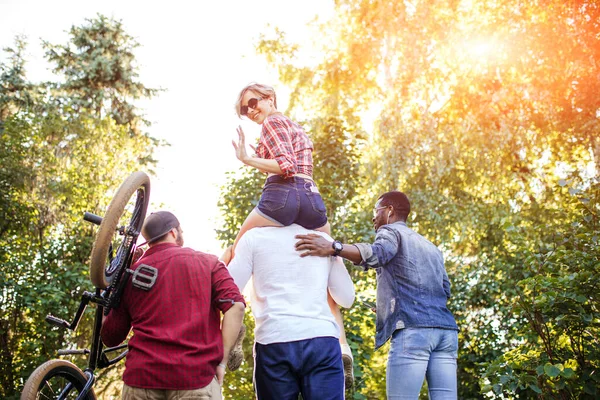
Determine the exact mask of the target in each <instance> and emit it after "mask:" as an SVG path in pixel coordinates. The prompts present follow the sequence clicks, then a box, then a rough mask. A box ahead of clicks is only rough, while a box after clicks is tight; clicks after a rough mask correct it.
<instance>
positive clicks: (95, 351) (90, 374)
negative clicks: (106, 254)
mask: <svg viewBox="0 0 600 400" xmlns="http://www.w3.org/2000/svg"><path fill="white" fill-rule="evenodd" d="M84 219H85V220H87V221H89V222H93V223H95V224H100V222H101V221H102V217H99V216H97V215H94V214H90V213H85V216H84ZM136 237H137V235H136ZM136 248H137V246H136V245H135V244H132V246H131V248H130V249H129V251H128V252H127V255H126V260H125V262H124V264H123V266H122V267H121V268H122V270H121V271H117V272H116V273H117V274H118V276H117V282H115V283H116V285H114V287H113V285H111V287H109V288H107V290H105V291H102V290H101V289H96V291H95V293H91V292H88V291H84V292H83V294H82V295H81V302H80V303H79V308H78V309H77V312H76V313H75V316H74V317H73V321H72V322H71V323H69V322H67V321H65V320H63V319H60V318H57V317H55V316H53V315H47V316H46V321H47V322H48V323H50V324H52V325H55V326H58V327H60V328H64V329H70V330H72V331H74V330H75V329H77V326H78V325H79V322H80V321H81V318H82V317H83V313H84V312H85V310H86V308H87V306H88V305H89V304H90V303H94V304H96V305H97V307H96V312H95V317H94V326H93V334H92V346H91V349H90V350H88V349H74V350H68V349H65V350H59V352H58V354H59V355H72V354H89V357H88V366H87V368H86V369H84V370H83V372H84V374H85V375H86V376H87V383H86V385H85V386H84V388H83V390H82V391H81V392H80V393H79V396H77V400H80V399H85V398H86V396H87V395H88V392H89V391H90V389H91V388H92V386H93V385H94V383H95V381H96V377H95V375H94V371H95V370H96V368H106V367H109V366H111V365H114V364H116V363H118V362H119V361H120V360H122V359H123V358H124V357H125V356H126V355H127V353H128V350H125V351H124V352H122V353H121V354H119V355H118V356H116V357H115V358H113V359H109V358H108V357H107V356H106V353H109V352H112V351H117V350H121V349H124V348H126V347H127V344H121V345H119V346H115V347H109V348H106V349H103V347H104V345H103V343H102V340H101V339H100V331H101V329H102V319H103V316H104V314H105V310H106V311H108V310H110V309H112V308H115V307H117V306H118V305H119V302H120V296H121V293H122V290H123V288H124V285H125V282H126V281H127V277H128V275H129V270H128V269H129V267H130V266H131V263H132V261H133V257H132V254H134V252H135V250H136ZM70 390H71V384H69V385H67V386H66V387H65V388H64V390H63V391H62V393H61V394H60V395H59V399H63V398H64V396H66V394H67V393H68V392H69V391H70Z"/></svg>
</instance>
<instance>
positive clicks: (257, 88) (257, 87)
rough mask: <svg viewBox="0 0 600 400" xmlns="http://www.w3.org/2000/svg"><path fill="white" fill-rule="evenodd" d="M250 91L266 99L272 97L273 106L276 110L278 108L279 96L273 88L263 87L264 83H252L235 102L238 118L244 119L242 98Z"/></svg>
mask: <svg viewBox="0 0 600 400" xmlns="http://www.w3.org/2000/svg"><path fill="white" fill-rule="evenodd" d="M248 90H252V91H253V92H254V93H256V94H258V95H260V96H261V97H263V98H265V99H266V98H268V97H272V98H273V105H274V106H275V108H277V95H276V94H275V89H273V88H272V87H271V86H268V85H263V84H262V83H256V82H252V83H250V84H249V85H247V86H246V87H245V88H243V89H242V90H241V91H240V95H239V96H238V99H237V101H236V102H235V113H236V114H237V116H238V117H240V118H242V114H241V108H242V98H243V97H244V95H245V94H246V92H247V91H248Z"/></svg>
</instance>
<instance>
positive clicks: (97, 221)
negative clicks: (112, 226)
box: [83, 212, 102, 225]
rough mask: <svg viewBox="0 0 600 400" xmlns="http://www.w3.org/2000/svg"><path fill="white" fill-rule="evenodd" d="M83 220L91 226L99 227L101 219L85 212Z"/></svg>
mask: <svg viewBox="0 0 600 400" xmlns="http://www.w3.org/2000/svg"><path fill="white" fill-rule="evenodd" d="M83 219H84V220H86V221H88V222H91V223H92V224H96V225H100V224H101V223H102V217H101V216H99V215H96V214H92V213H89V212H85V213H84V214H83Z"/></svg>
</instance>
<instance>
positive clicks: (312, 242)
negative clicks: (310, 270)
mask: <svg viewBox="0 0 600 400" xmlns="http://www.w3.org/2000/svg"><path fill="white" fill-rule="evenodd" d="M296 239H298V242H296V250H298V251H302V253H301V254H300V257H306V256H318V257H327V256H332V255H333V254H334V251H333V247H331V244H332V242H330V241H329V240H327V239H325V238H324V237H323V236H321V235H318V234H316V233H309V234H308V235H296ZM339 255H340V257H343V258H345V259H346V260H350V261H352V262H353V263H354V264H360V263H361V262H362V261H363V259H362V257H361V254H360V251H359V250H358V248H357V247H356V246H355V245H353V244H344V248H343V249H342V251H341V252H340V254H339Z"/></svg>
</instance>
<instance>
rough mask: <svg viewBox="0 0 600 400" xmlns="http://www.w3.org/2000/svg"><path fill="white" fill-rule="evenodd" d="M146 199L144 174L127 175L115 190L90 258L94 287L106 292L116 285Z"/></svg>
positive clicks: (137, 231)
mask: <svg viewBox="0 0 600 400" xmlns="http://www.w3.org/2000/svg"><path fill="white" fill-rule="evenodd" d="M149 200H150V178H149V177H148V175H146V174H145V173H144V172H139V171H138V172H134V173H133V174H131V175H129V177H128V178H127V179H126V180H125V182H123V184H122V185H121V187H119V190H117V193H116V194H115V197H114V198H113V199H112V201H111V202H110V205H109V206H108V210H107V211H106V215H105V216H104V218H103V219H102V223H101V224H100V229H99V230H98V234H97V235H96V240H95V241H94V246H93V248H92V254H91V256H90V279H91V280H92V283H93V284H94V286H96V287H97V288H99V289H106V288H107V287H108V286H109V285H111V283H116V279H118V278H119V277H120V275H121V273H122V270H123V266H125V265H128V264H130V263H131V260H132V257H133V254H132V253H133V250H134V247H135V244H136V241H137V238H138V236H139V234H140V232H141V230H142V224H143V223H144V219H145V218H146V210H147V208H148V203H149ZM115 249H116V251H115ZM113 281H115V282H113Z"/></svg>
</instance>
